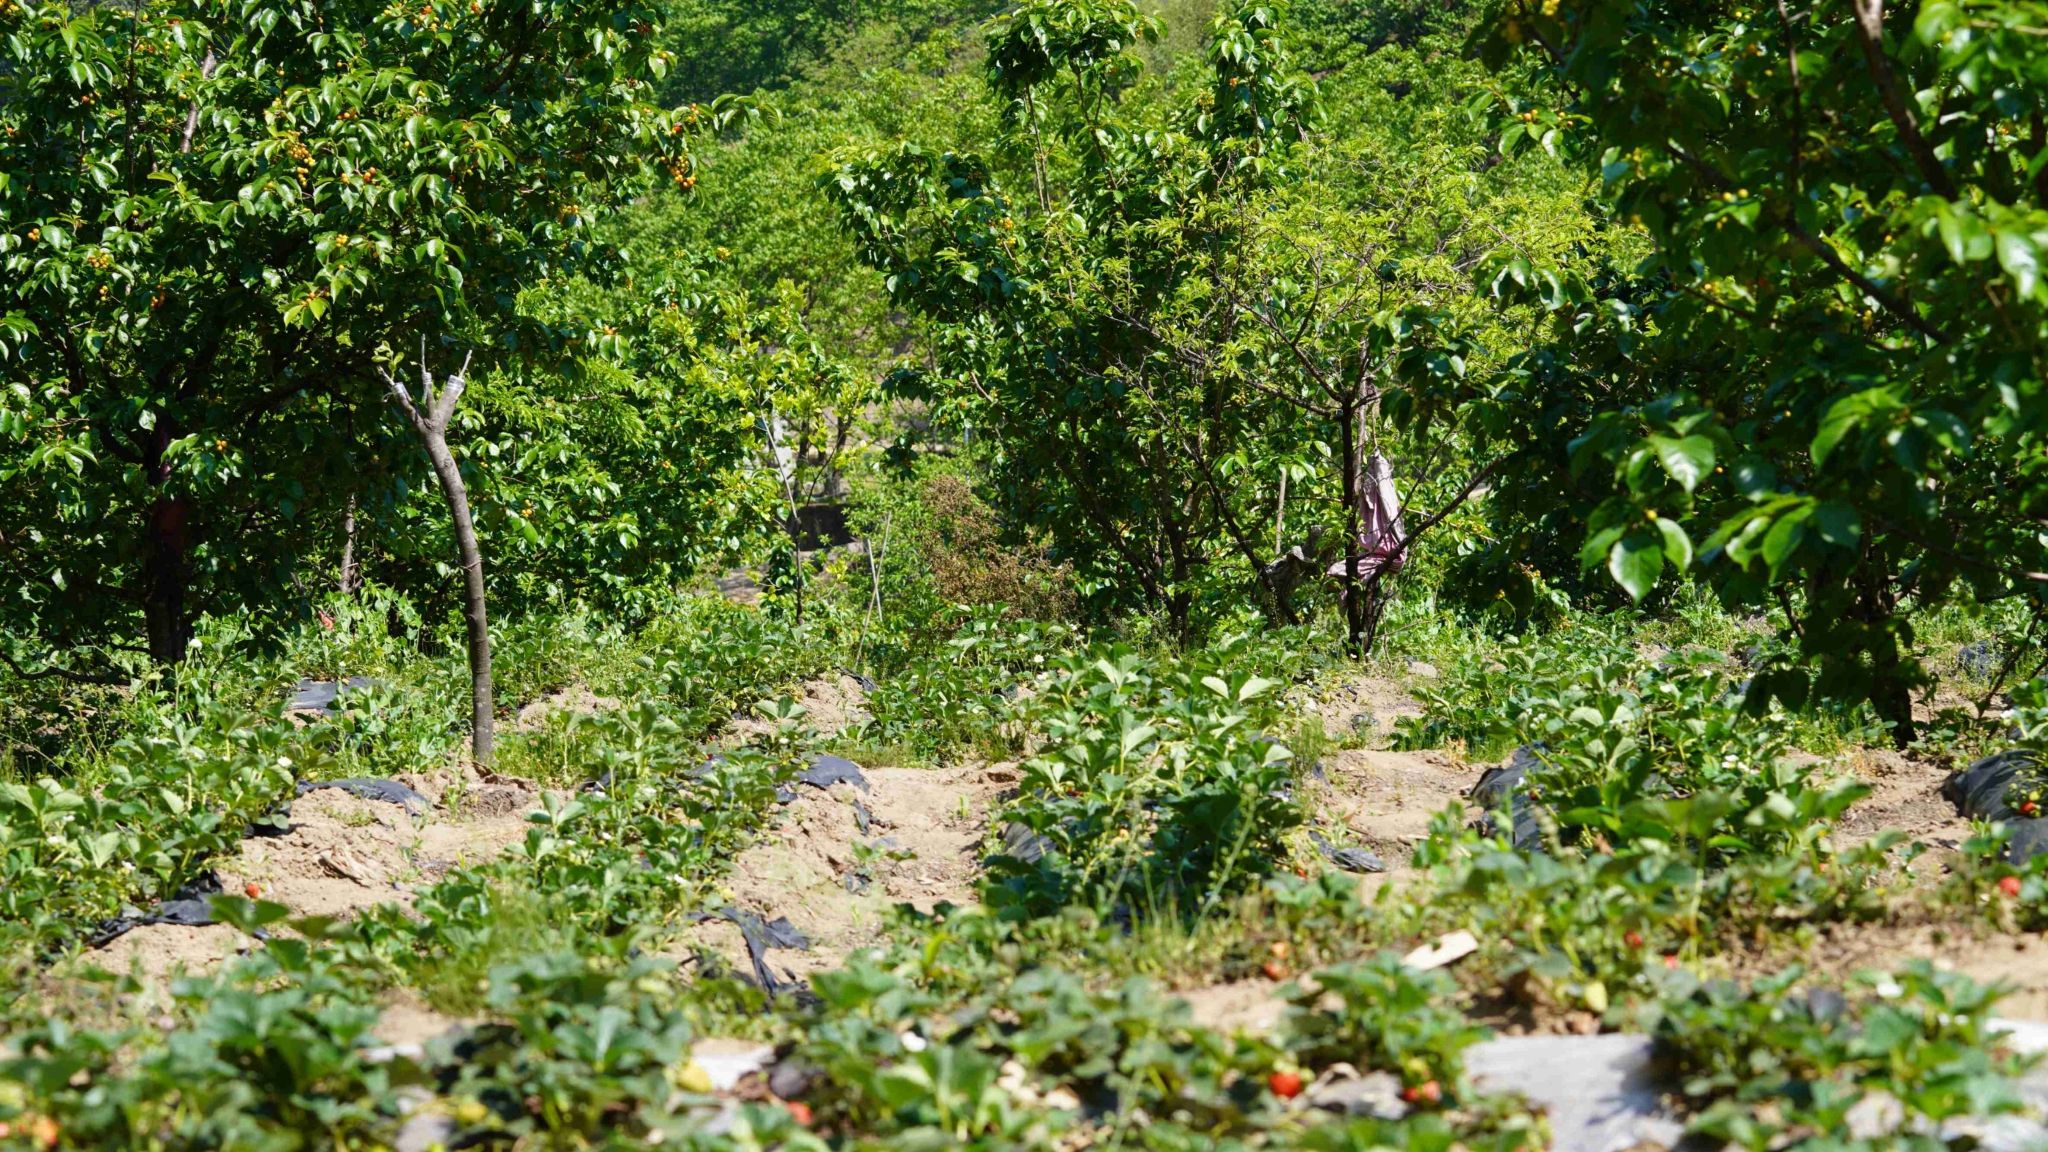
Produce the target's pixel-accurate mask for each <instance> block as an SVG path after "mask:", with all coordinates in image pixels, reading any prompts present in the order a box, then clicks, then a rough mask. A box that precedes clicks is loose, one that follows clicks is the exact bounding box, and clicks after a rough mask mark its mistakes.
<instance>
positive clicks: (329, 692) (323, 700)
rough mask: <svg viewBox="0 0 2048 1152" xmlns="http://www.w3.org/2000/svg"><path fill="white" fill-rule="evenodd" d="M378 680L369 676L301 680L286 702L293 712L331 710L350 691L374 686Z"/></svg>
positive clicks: (293, 687)
mask: <svg viewBox="0 0 2048 1152" xmlns="http://www.w3.org/2000/svg"><path fill="white" fill-rule="evenodd" d="M376 683H377V682H376V681H375V680H372V679H370V678H369V677H367V676H351V677H349V678H348V679H346V680H301V681H299V682H298V683H296V684H294V685H292V695H291V699H290V700H289V701H287V702H286V703H285V708H286V710H287V711H291V712H331V711H333V710H334V704H335V702H336V701H337V700H339V699H341V697H342V696H343V695H344V694H346V693H349V692H357V691H360V690H362V689H364V688H369V687H373V686H374V685H375V684H376Z"/></svg>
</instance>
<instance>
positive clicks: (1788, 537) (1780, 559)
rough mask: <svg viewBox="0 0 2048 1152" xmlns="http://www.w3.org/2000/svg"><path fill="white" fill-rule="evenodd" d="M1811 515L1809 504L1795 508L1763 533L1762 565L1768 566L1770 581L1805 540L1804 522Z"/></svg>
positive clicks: (1811, 507)
mask: <svg viewBox="0 0 2048 1152" xmlns="http://www.w3.org/2000/svg"><path fill="white" fill-rule="evenodd" d="M1812 515H1813V506H1812V505H1810V504H1809V505H1806V506H1804V507H1801V508H1795V509H1793V510H1792V511H1790V512H1787V513H1785V514H1784V515H1783V516H1780V517H1778V520H1777V522H1776V523H1774V524H1772V525H1771V530H1770V531H1769V532H1766V533H1764V546H1763V557H1764V563H1765V564H1768V565H1770V569H1771V578H1772V579H1774V580H1775V579H1777V577H1778V574H1779V573H1780V572H1781V571H1783V570H1784V567H1785V563H1786V561H1788V560H1790V559H1791V558H1792V555H1793V553H1795V552H1797V551H1798V550H1799V545H1800V543H1801V542H1802V541H1804V540H1805V539H1806V521H1807V518H1808V517H1810V516H1812Z"/></svg>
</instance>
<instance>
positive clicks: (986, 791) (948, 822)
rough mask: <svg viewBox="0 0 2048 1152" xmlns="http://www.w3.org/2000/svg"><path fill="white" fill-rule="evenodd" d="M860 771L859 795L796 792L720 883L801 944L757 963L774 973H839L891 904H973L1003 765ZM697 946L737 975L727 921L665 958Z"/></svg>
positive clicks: (739, 962)
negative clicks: (806, 946) (803, 944)
mask: <svg viewBox="0 0 2048 1152" xmlns="http://www.w3.org/2000/svg"><path fill="white" fill-rule="evenodd" d="M865 774H866V776H867V780H868V785H869V790H868V791H866V792H862V791H860V790H858V789H857V788H855V787H854V786H852V785H850V784H838V785H834V786H833V787H832V789H831V790H830V791H820V790H818V789H816V788H809V787H799V788H798V789H797V798H796V800H795V801H794V802H793V803H791V804H789V805H788V806H786V807H785V808H784V809H783V810H782V817H781V822H780V823H779V824H778V825H777V826H776V827H774V828H772V829H769V830H767V831H765V832H764V833H763V834H762V836H761V838H760V839H759V840H757V841H755V843H754V844H753V845H751V846H750V847H748V848H747V849H746V851H744V852H742V853H741V854H740V857H739V859H738V860H737V861H735V862H734V865H733V870H732V874H731V876H730V877H729V879H728V880H727V883H726V888H727V890H728V892H729V893H730V895H731V896H732V898H733V903H734V904H735V905H736V906H738V907H740V908H743V909H746V910H748V911H751V912H754V913H756V914H757V915H760V916H761V917H763V918H764V919H771V920H772V919H774V918H775V917H777V916H787V917H788V918H789V920H790V923H791V924H793V925H794V926H795V927H796V929H797V930H798V931H800V932H802V933H803V934H804V935H805V936H806V937H807V938H808V939H809V940H810V941H811V948H810V950H809V951H807V952H796V951H789V950H776V951H772V952H770V953H769V954H768V956H769V962H770V963H771V964H772V965H773V966H774V967H775V968H776V970H777V971H778V972H780V973H782V974H784V975H788V976H790V977H792V978H801V977H805V976H808V975H809V974H810V973H812V972H816V971H819V970H821V969H827V968H835V967H838V966H839V965H840V964H841V963H842V962H843V961H844V960H845V959H846V957H847V955H848V954H849V953H851V952H853V951H854V950H855V949H858V948H861V947H865V946H867V945H870V944H873V943H874V942H875V941H876V940H877V939H878V937H879V935H880V932H881V929H882V927H883V925H884V923H885V921H886V918H887V915H888V912H889V910H890V909H891V908H892V907H894V906H895V905H897V904H909V905H911V906H913V907H915V908H917V909H918V910H919V911H921V912H930V911H932V910H933V909H935V908H936V907H938V906H939V905H940V904H948V903H950V904H956V905H965V904H971V903H973V902H974V901H975V899H976V891H975V883H976V880H977V879H978V878H979V876H980V873H981V858H982V855H983V851H982V848H981V840H982V836H983V833H984V831H985V829H986V828H987V824H988V818H989V811H990V809H991V808H992V807H993V805H994V803H995V800H996V798H997V797H998V796H999V795H1000V794H1001V793H1002V791H1003V790H1004V789H1005V788H1006V787H1008V786H1010V785H1011V784H1013V783H1015V781H1016V778H1017V777H1016V772H1015V770H1014V769H1012V768H1010V767H1008V766H1007V765H996V766H987V765H981V764H963V765H955V766H950V767H943V768H869V769H866V770H865ZM861 811H865V812H866V813H867V828H866V830H865V831H863V830H862V828H861V816H860V813H861ZM857 846H859V847H857ZM863 848H864V849H865V850H863ZM698 948H704V949H708V950H709V951H711V952H712V953H714V954H716V955H717V956H719V957H720V958H721V959H722V960H724V961H725V962H726V963H727V964H729V965H730V966H732V967H733V968H734V969H735V970H737V971H742V972H744V971H746V970H747V967H748V959H747V952H746V947H745V945H744V943H743V941H742V938H741V935H740V931H739V929H738V928H737V927H735V926H734V925H732V924H730V923H728V922H725V921H708V922H706V923H704V924H702V925H700V926H698V927H697V928H695V929H693V930H692V931H691V932H689V933H686V934H685V935H684V937H683V938H682V940H681V941H679V943H678V945H677V948H676V951H677V952H678V954H689V953H692V952H694V951H695V950H696V949H698Z"/></svg>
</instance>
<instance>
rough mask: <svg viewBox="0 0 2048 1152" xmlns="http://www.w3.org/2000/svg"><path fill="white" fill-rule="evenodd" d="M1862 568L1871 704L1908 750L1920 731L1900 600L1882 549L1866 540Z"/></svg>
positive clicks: (1860, 611) (1860, 598)
mask: <svg viewBox="0 0 2048 1152" xmlns="http://www.w3.org/2000/svg"><path fill="white" fill-rule="evenodd" d="M1857 567H1858V569H1859V570H1858V571H1857V573H1856V584H1857V589H1856V599H1857V605H1856V615H1857V616H1858V617H1859V618H1860V619H1861V623H1862V624H1863V626H1864V635H1865V643H1866V644H1867V645H1868V649H1869V652H1870V706H1871V708H1872V709H1873V710H1875V711H1876V712H1877V716H1878V719H1880V720H1883V721H1884V722H1886V723H1887V724H1890V725H1891V726H1892V745H1893V746H1894V747H1896V748H1897V749H1899V750H1900V751H1902V752H1903V751H1905V750H1906V748H1908V747H1909V746H1911V745H1912V743H1913V741H1914V740H1915V739H1917V738H1918V735H1919V733H1918V732H1917V730H1916V729H1915V727H1914V724H1913V677H1912V670H1911V669H1910V668H1908V667H1907V664H1906V661H1905V658H1904V657H1903V656H1902V655H1901V653H1900V651H1899V633H1898V629H1897V628H1896V627H1895V626H1894V621H1895V619H1896V617H1897V615H1898V598H1897V597H1896V596H1895V595H1894V594H1893V592H1892V586H1891V566H1890V563H1889V560H1888V558H1887V557H1886V556H1885V555H1884V553H1883V551H1882V550H1881V549H1880V548H1879V547H1878V546H1876V545H1874V544H1872V543H1870V542H1869V541H1868V540H1867V539H1866V541H1865V543H1864V550H1863V556H1862V558H1861V559H1860V560H1859V561H1858V564H1857Z"/></svg>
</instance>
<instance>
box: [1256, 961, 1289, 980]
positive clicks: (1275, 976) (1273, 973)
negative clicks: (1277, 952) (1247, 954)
mask: <svg viewBox="0 0 2048 1152" xmlns="http://www.w3.org/2000/svg"><path fill="white" fill-rule="evenodd" d="M1259 970H1260V971H1261V972H1264V973H1265V974H1266V979H1268V980H1285V979H1287V965H1285V964H1282V963H1281V962H1279V961H1278V960H1268V961H1266V962H1265V963H1264V964H1262V965H1260V967H1259Z"/></svg>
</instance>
